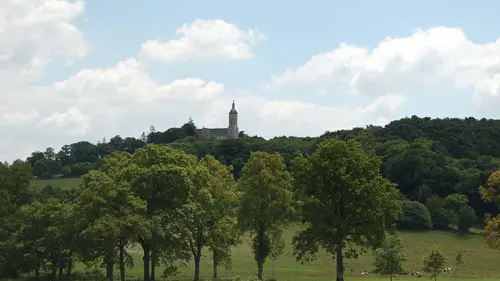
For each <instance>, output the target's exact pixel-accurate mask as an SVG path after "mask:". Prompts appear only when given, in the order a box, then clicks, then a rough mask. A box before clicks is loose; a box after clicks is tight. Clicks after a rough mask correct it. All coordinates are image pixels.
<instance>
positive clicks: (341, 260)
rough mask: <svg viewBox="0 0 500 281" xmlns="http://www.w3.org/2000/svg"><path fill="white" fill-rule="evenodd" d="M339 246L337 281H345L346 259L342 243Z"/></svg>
mask: <svg viewBox="0 0 500 281" xmlns="http://www.w3.org/2000/svg"><path fill="white" fill-rule="evenodd" d="M339 244H340V245H338V246H337V257H336V259H337V279H336V280H337V281H344V257H343V256H342V243H339Z"/></svg>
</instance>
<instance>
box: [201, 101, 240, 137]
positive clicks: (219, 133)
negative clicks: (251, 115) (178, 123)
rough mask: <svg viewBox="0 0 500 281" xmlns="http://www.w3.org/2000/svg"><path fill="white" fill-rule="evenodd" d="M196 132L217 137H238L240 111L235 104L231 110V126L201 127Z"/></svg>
mask: <svg viewBox="0 0 500 281" xmlns="http://www.w3.org/2000/svg"><path fill="white" fill-rule="evenodd" d="M196 132H197V133H198V135H200V136H214V137H215V138H216V139H220V140H224V139H237V138H238V136H239V133H240V132H239V130H238V111H236V108H235V107H234V101H233V106H232V108H231V110H230V111H229V126H228V127H227V128H205V127H203V128H201V129H197V130H196Z"/></svg>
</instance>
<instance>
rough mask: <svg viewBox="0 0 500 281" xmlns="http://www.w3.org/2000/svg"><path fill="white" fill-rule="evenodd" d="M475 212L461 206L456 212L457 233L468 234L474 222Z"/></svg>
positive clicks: (468, 207)
mask: <svg viewBox="0 0 500 281" xmlns="http://www.w3.org/2000/svg"><path fill="white" fill-rule="evenodd" d="M476 219H477V217H476V212H475V211H474V209H472V208H471V207H470V206H463V207H462V208H460V210H459V212H458V232H459V233H461V234H467V233H469V228H470V227H471V226H472V224H474V222H475V221H476Z"/></svg>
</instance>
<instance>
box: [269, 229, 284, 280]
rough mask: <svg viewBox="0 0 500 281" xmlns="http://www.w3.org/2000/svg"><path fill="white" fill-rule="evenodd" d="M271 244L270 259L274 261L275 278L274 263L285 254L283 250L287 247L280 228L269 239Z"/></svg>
mask: <svg viewBox="0 0 500 281" xmlns="http://www.w3.org/2000/svg"><path fill="white" fill-rule="evenodd" d="M269 240H270V241H269V244H270V248H271V250H270V252H269V259H270V260H271V261H272V262H273V271H272V272H273V273H272V277H273V278H274V264H275V262H276V260H277V259H278V257H279V256H281V255H282V254H283V250H284V249H285V240H283V237H282V231H281V230H280V229H278V230H275V231H274V232H273V233H272V234H271V235H270V239H269Z"/></svg>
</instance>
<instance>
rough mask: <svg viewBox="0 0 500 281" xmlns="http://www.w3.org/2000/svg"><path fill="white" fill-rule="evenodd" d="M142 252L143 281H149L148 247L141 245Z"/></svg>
mask: <svg viewBox="0 0 500 281" xmlns="http://www.w3.org/2000/svg"><path fill="white" fill-rule="evenodd" d="M141 245H142V250H143V252H144V255H143V257H142V261H143V264H144V281H150V279H149V277H150V276H149V254H150V253H149V252H150V250H149V245H147V244H144V243H142V244H141Z"/></svg>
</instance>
